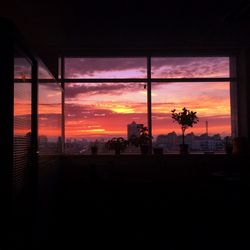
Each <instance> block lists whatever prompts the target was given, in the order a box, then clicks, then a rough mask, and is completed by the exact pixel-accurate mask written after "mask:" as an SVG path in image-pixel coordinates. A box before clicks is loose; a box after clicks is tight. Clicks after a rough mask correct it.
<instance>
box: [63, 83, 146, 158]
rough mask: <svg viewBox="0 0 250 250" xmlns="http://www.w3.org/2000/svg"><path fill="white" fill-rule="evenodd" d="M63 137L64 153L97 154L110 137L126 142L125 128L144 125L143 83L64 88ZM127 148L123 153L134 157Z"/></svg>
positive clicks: (77, 85)
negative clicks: (93, 149) (93, 145)
mask: <svg viewBox="0 0 250 250" xmlns="http://www.w3.org/2000/svg"><path fill="white" fill-rule="evenodd" d="M65 98H66V99H65V123H66V124H65V133H66V147H67V148H66V149H67V152H68V153H82V154H89V153H90V145H91V142H93V141H96V140H97V141H98V145H99V149H100V150H99V153H102V154H105V153H110V152H107V149H105V147H104V145H105V142H106V141H107V140H108V139H111V138H112V137H120V136H121V137H124V138H125V139H127V134H128V131H127V127H128V124H131V123H132V122H135V123H137V124H144V125H146V124H147V104H146V101H147V93H146V90H145V89H144V84H143V83H69V84H66V85H65ZM138 150H139V149H134V148H132V149H131V148H130V149H128V150H126V152H127V153H138V152H139V151H138Z"/></svg>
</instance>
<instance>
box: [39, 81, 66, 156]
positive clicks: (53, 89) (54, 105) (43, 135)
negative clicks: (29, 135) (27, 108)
mask: <svg viewBox="0 0 250 250" xmlns="http://www.w3.org/2000/svg"><path fill="white" fill-rule="evenodd" d="M38 86H39V100H38V102H39V104H38V134H39V137H38V144H39V153H40V154H53V153H61V149H62V138H61V134H62V129H61V125H62V124H61V122H62V116H61V114H62V109H61V88H60V87H59V86H58V85H57V84H56V83H39V85H38Z"/></svg>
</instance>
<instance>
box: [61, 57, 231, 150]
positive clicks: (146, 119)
mask: <svg viewBox="0 0 250 250" xmlns="http://www.w3.org/2000/svg"><path fill="white" fill-rule="evenodd" d="M64 62H65V67H64V68H65V72H64V78H63V79H62V81H63V82H64V83H65V133H66V149H67V152H68V153H71V154H89V153H90V146H91V144H93V142H96V141H98V142H99V143H100V144H102V147H104V146H103V145H104V144H105V142H106V141H107V140H108V139H111V138H112V137H120V136H121V137H124V138H125V139H127V137H128V135H129V133H130V132H129V130H131V129H130V127H131V126H132V127H133V124H143V125H144V126H148V128H149V131H150V133H151V132H152V136H153V146H160V147H163V148H164V152H165V153H173V152H176V150H177V146H178V144H179V140H180V136H179V135H180V128H179V126H178V124H176V123H173V122H172V120H171V110H172V109H177V110H181V109H182V108H183V107H186V108H188V109H191V110H194V111H196V112H197V114H198V117H199V118H200V122H199V123H198V124H196V125H195V126H194V127H193V128H190V129H188V130H187V131H186V132H187V138H189V139H188V140H189V144H192V145H191V148H192V152H194V153H198V152H204V151H206V150H210V151H215V152H222V151H223V139H224V137H225V136H231V130H232V129H231V127H232V124H231V106H230V84H231V82H232V78H230V70H229V68H230V67H229V66H230V57H225V56H223V57H212V56H211V57H208V56H206V57H147V58H146V57H141V58H125V57H124V58H117V57H115V58H73V57H66V58H64ZM148 72H151V74H149V73H148ZM112 79H113V81H112ZM149 97H150V98H149ZM151 121H152V123H151ZM130 125H131V126H130ZM172 137H175V139H174V140H175V145H174V146H172V147H170V144H169V142H168V138H172ZM190 138H191V139H190ZM204 145H209V146H204ZM177 151H178V150H177ZM138 152H139V151H138V150H134V149H133V150H132V149H130V150H129V149H128V150H127V151H125V152H124V153H138ZM99 153H100V152H99ZM102 153H108V152H107V151H105V150H104V149H103V151H102Z"/></svg>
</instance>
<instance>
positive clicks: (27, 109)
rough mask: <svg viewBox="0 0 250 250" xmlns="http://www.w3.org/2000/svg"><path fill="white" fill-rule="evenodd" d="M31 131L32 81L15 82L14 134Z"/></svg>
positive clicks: (22, 134) (19, 134)
mask: <svg viewBox="0 0 250 250" xmlns="http://www.w3.org/2000/svg"><path fill="white" fill-rule="evenodd" d="M30 132H31V83H15V84H14V136H15V137H17V136H18V137H25V135H27V134H28V133H30Z"/></svg>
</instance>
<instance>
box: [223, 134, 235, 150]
mask: <svg viewBox="0 0 250 250" xmlns="http://www.w3.org/2000/svg"><path fill="white" fill-rule="evenodd" d="M224 146H225V152H226V154H232V153H233V141H232V138H231V137H229V136H226V137H225V138H224Z"/></svg>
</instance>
